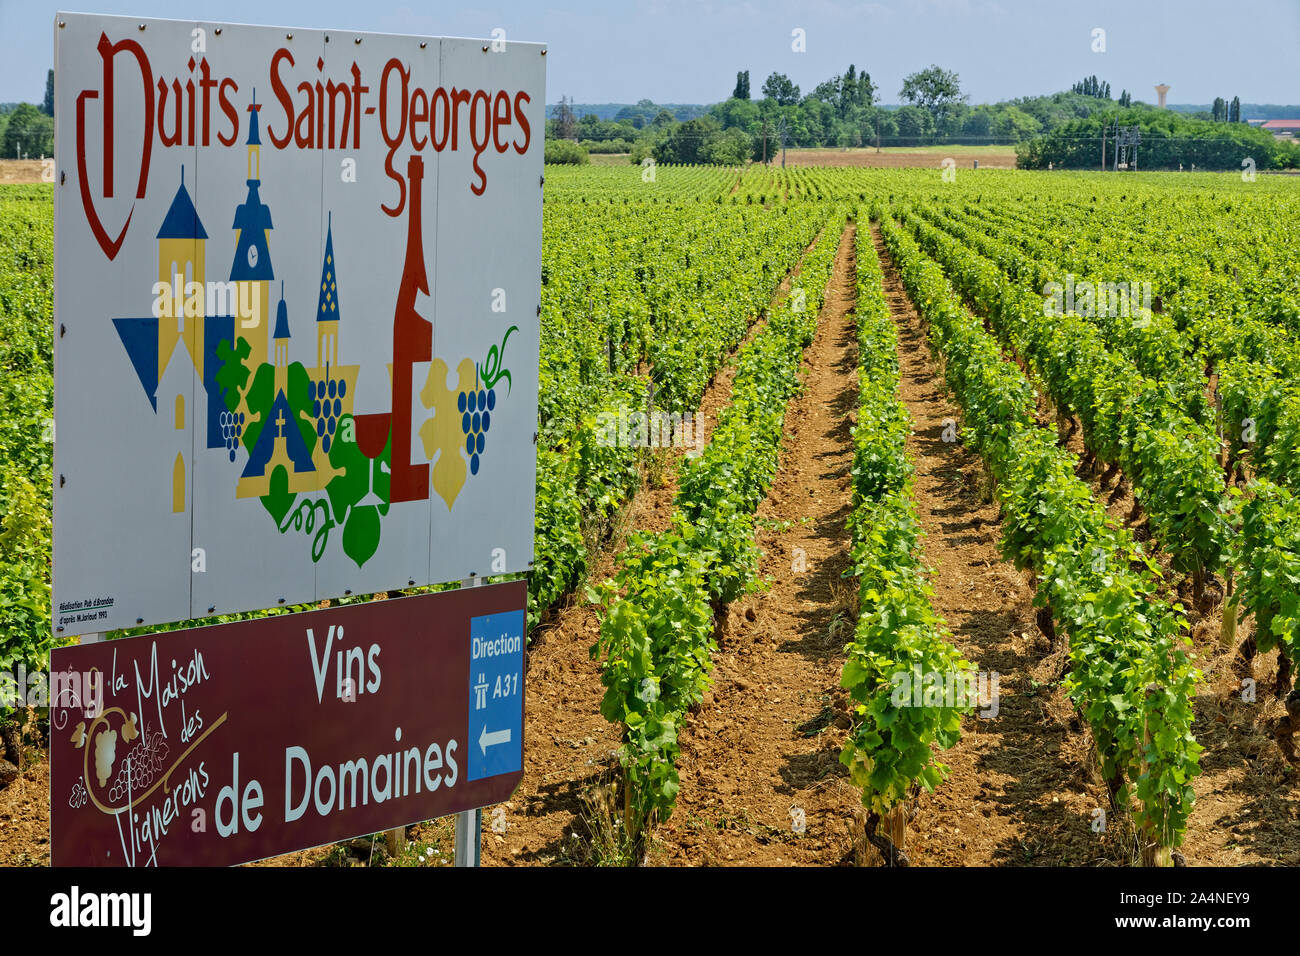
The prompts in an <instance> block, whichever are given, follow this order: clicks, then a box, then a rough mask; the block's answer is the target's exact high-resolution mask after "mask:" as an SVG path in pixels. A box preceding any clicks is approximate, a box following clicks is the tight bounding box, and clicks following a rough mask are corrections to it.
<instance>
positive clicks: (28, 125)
mask: <svg viewBox="0 0 1300 956" xmlns="http://www.w3.org/2000/svg"><path fill="white" fill-rule="evenodd" d="M19 151H21V153H22V155H23V156H30V157H32V158H35V157H37V156H53V155H54V120H53V119H51V118H50V117H48V116H46V115H45V114H44V113H42V112H41V111H40V110H38V109H37V108H36V107H35V106H33V105H32V104H31V103H20V104H19V105H18V108H17V109H15V110H14V111H13V112H12V113H10V114H9V125H8V126H6V127H5V133H4V143H3V145H2V146H0V156H3V157H4V158H5V159H16V158H18V154H19Z"/></svg>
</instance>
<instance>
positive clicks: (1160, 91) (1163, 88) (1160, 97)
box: [1156, 83, 1169, 109]
mask: <svg viewBox="0 0 1300 956" xmlns="http://www.w3.org/2000/svg"><path fill="white" fill-rule="evenodd" d="M1168 95H1169V84H1168V83H1161V84H1159V85H1157V86H1156V101H1157V104H1158V105H1159V107H1160V108H1161V109H1164V108H1165V97H1166V96H1168Z"/></svg>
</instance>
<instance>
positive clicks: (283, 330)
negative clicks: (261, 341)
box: [275, 279, 289, 340]
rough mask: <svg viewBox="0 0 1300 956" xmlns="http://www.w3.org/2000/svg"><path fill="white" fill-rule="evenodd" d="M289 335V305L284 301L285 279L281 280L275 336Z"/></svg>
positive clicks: (277, 337) (282, 337)
mask: <svg viewBox="0 0 1300 956" xmlns="http://www.w3.org/2000/svg"><path fill="white" fill-rule="evenodd" d="M288 337H289V307H288V306H287V305H285V302H284V280H283V279H281V280H280V304H279V305H278V306H276V308H275V338H276V339H277V340H279V339H287V338H288Z"/></svg>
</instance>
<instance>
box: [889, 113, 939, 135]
mask: <svg viewBox="0 0 1300 956" xmlns="http://www.w3.org/2000/svg"><path fill="white" fill-rule="evenodd" d="M894 122H895V123H897V124H898V135H899V136H904V137H907V138H909V139H913V140H916V139H923V138H925V137H929V136H933V135H934V114H933V113H931V112H930V111H929V110H927V109H925V108H924V107H921V106H901V107H899V108H898V109H897V110H895V111H894Z"/></svg>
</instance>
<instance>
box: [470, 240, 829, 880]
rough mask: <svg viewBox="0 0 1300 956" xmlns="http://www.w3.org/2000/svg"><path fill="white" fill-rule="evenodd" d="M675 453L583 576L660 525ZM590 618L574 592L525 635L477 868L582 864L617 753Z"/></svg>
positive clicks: (662, 461)
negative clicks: (503, 770)
mask: <svg viewBox="0 0 1300 956" xmlns="http://www.w3.org/2000/svg"><path fill="white" fill-rule="evenodd" d="M817 241H821V240H820V239H819V240H817ZM814 244H815V243H814ZM809 248H810V249H811V248H812V246H810V247H809ZM807 251H808V250H805V252H804V254H805V255H806V254H807ZM798 275H799V265H796V266H795V268H794V269H793V270H792V272H791V274H790V275H788V276H787V277H786V278H785V279H783V280H782V282H781V284H780V286H779V287H778V288H777V290H776V293H775V294H774V296H773V298H772V301H771V303H770V305H769V310H770V309H775V308H777V307H778V306H779V305H780V304H781V302H782V301H784V299H785V297H786V294H787V293H788V292H789V289H790V287H791V284H792V281H793V279H794V278H795V277H797V276H798ZM764 321H765V320H764V319H763V318H760V319H759V320H758V321H756V322H755V323H754V324H753V326H751V328H750V331H749V333H748V335H747V336H746V339H745V341H748V339H749V338H752V337H753V335H755V334H756V333H757V332H758V330H759V329H760V328H762V325H763V322H764ZM742 345H743V342H742ZM738 349H739V347H738ZM738 349H737V351H738ZM733 357H734V353H733ZM734 377H735V366H734V364H733V363H732V362H731V361H728V362H727V363H726V364H724V365H723V367H722V368H721V369H720V370H719V371H718V373H717V375H715V376H714V380H713V382H712V383H710V385H709V387H708V389H706V391H705V394H704V398H703V399H702V401H701V403H700V410H699V418H698V421H699V422H700V425H701V427H702V428H703V430H704V435H705V439H706V440H707V437H708V434H709V432H710V431H711V430H712V428H713V426H714V424H715V423H716V422H717V416H718V413H719V412H720V411H721V409H722V408H724V407H725V406H726V405H727V403H728V402H729V401H730V400H731V383H732V380H733V378H734ZM684 451H685V449H677V448H672V449H666V450H662V451H660V452H658V453H657V454H656V455H654V456H653V457H652V459H651V462H652V464H651V465H650V467H649V468H648V469H647V472H646V473H645V474H644V475H643V481H642V485H641V487H640V489H639V490H638V491H637V493H636V495H635V496H634V497H633V499H632V501H631V503H630V504H629V505H628V508H627V511H626V514H625V517H624V520H623V522H622V528H621V529H619V530H618V531H616V533H615V534H614V536H613V541H612V542H611V546H610V547H609V548H608V549H607V550H606V551H605V552H604V553H602V554H601V555H599V556H598V557H597V559H596V561H595V565H594V567H593V568H592V570H591V572H590V578H591V580H593V581H601V580H604V579H606V578H608V577H610V576H611V575H612V574H613V573H614V570H615V560H616V558H617V556H618V553H619V552H620V551H621V550H622V547H623V544H624V532H625V531H626V530H628V529H639V530H645V531H663V530H666V529H667V528H668V526H669V522H670V521H671V518H672V512H673V499H674V496H675V494H676V490H677V488H676V474H677V464H678V461H679V459H680V457H681V455H682V454H683V453H684ZM596 612H597V608H596V606H595V605H592V604H590V603H588V602H587V600H586V597H585V595H584V594H582V593H575V594H574V595H572V596H571V597H570V599H569V600H568V602H567V603H566V604H565V605H564V606H562V607H560V608H559V609H557V611H556V612H555V613H554V614H553V615H551V618H550V619H549V620H548V621H546V622H544V624H543V625H542V626H541V627H540V628H538V630H537V632H535V633H534V635H533V644H532V645H531V646H530V648H529V652H528V654H529V666H528V674H527V676H526V678H525V680H526V688H525V708H526V712H525V720H526V721H527V722H528V734H529V742H528V747H527V750H526V753H525V755H524V779H523V782H522V783H521V784H520V786H519V789H518V790H516V791H515V794H514V797H513V798H512V799H511V800H510V802H509V803H507V804H506V805H505V806H506V809H507V814H506V816H505V832H504V833H492V832H489V833H487V834H485V839H484V844H483V861H484V863H485V864H486V865H499V864H512V863H520V864H542V865H546V864H556V863H560V864H564V863H585V862H588V861H589V853H588V850H587V849H586V846H585V844H586V843H587V840H588V836H589V833H588V829H587V824H586V822H585V820H586V817H587V816H588V814H589V810H588V807H587V806H586V805H585V804H584V801H583V795H584V794H587V793H590V792H591V791H593V790H594V789H595V788H596V787H599V786H600V785H601V784H603V783H605V782H606V781H607V780H608V779H610V777H611V774H612V770H613V768H614V767H615V766H616V763H617V762H616V759H615V755H616V753H617V751H618V748H619V739H618V733H617V730H616V728H614V727H613V726H612V725H611V724H609V722H608V721H606V720H605V719H604V718H603V717H601V715H600V699H601V697H602V696H603V694H604V687H603V686H602V684H601V682H600V662H599V661H595V660H592V659H591V656H590V653H589V649H590V648H591V646H592V645H593V644H595V643H596V639H597V637H598V636H599V634H600V618H599V616H598V615H597V613H596ZM575 834H577V836H576V837H575Z"/></svg>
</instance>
